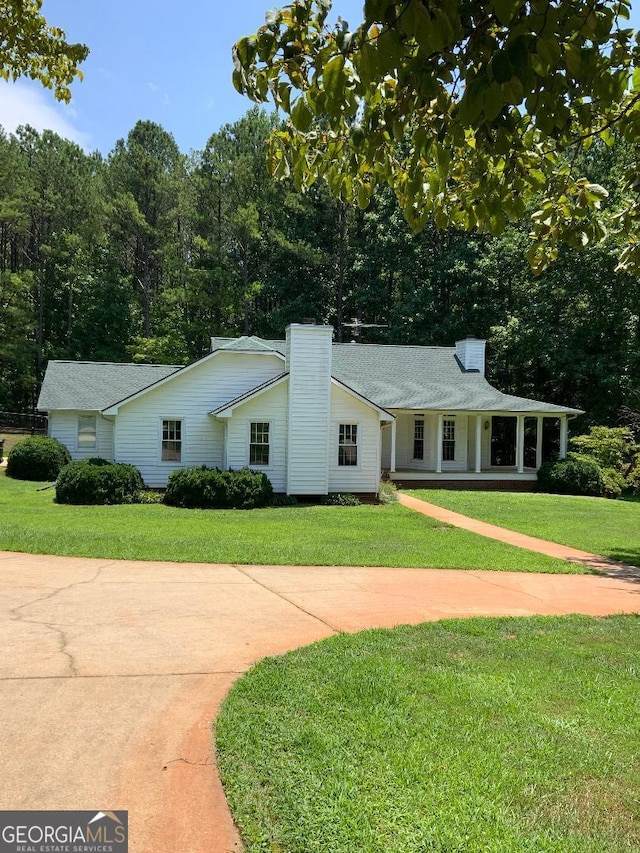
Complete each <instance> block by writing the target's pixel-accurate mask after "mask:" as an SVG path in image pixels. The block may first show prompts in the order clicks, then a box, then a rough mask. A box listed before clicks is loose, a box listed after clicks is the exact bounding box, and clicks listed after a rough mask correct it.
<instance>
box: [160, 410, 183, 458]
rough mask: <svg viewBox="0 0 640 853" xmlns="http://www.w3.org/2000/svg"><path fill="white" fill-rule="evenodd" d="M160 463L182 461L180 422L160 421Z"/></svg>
mask: <svg viewBox="0 0 640 853" xmlns="http://www.w3.org/2000/svg"><path fill="white" fill-rule="evenodd" d="M162 461H163V462H181V461H182V421H179V420H175V421H174V420H163V421H162Z"/></svg>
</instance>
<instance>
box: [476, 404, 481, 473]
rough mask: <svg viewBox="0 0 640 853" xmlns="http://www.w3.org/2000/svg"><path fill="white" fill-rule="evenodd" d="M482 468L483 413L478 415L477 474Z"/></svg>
mask: <svg viewBox="0 0 640 853" xmlns="http://www.w3.org/2000/svg"><path fill="white" fill-rule="evenodd" d="M481 468H482V415H476V474H479V473H480V469H481Z"/></svg>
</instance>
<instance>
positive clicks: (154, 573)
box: [0, 552, 640, 853]
mask: <svg viewBox="0 0 640 853" xmlns="http://www.w3.org/2000/svg"><path fill="white" fill-rule="evenodd" d="M637 611H640V586H639V585H638V584H637V583H635V582H634V581H632V580H624V579H613V578H607V577H595V576H589V575H535V574H519V573H508V572H488V571H443V570H435V569H430V570H421V569H385V568H340V567H305V566H303V567H290V566H231V565H205V564H186V563H182V564H180V563H159V562H157V563H151V562H149V563H134V562H126V561H114V560H95V559H77V558H65V557H47V556H33V555H28V554H16V553H8V552H0V645H1V648H2V649H3V650H4V655H3V656H2V658H0V731H1V732H2V746H1V747H0V759H1V766H2V782H1V783H0V809H56V808H68V809H72V808H73V809H105V808H106V809H127V810H128V811H129V825H130V850H131V851H138V853H158V851H163V853H179V851H185V850H188V851H190V853H205V851H206V853H228V851H233V850H239V849H240V845H239V841H238V837H237V834H236V832H235V829H234V826H233V822H232V820H231V817H230V815H229V812H228V809H227V806H226V801H225V799H224V795H223V792H222V788H221V786H220V783H219V780H218V777H217V774H216V769H215V765H214V756H213V751H212V746H211V721H212V720H213V719H214V718H215V716H216V713H217V711H218V708H219V705H220V702H221V701H222V699H223V697H224V696H225V694H226V693H227V691H228V689H229V687H230V686H231V684H232V683H233V681H234V680H235V679H236V678H237V677H238V676H239V675H240V674H241V673H242V672H244V671H246V670H247V668H248V667H250V666H251V664H252V663H254V662H255V661H257V660H259V659H261V658H263V657H264V656H266V655H274V654H280V653H282V652H285V651H287V650H289V649H292V648H295V647H297V646H300V645H304V644H307V643H311V642H314V641H315V640H319V639H322V638H324V637H328V636H330V635H332V634H335V633H336V632H340V631H358V630H360V629H362V628H371V627H391V626H394V625H398V624H403V623H404V624H406V623H411V624H415V623H419V622H423V621H425V620H434V619H440V618H443V617H448V616H479V615H482V616H495V615H514V616H527V615H532V614H563V613H574V612H581V613H587V614H591V615H605V614H610V613H630V612H637Z"/></svg>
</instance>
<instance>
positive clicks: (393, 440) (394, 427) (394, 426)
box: [389, 418, 398, 474]
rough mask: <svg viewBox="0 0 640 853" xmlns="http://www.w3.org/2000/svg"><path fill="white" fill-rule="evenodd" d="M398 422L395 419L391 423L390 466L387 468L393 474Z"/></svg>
mask: <svg viewBox="0 0 640 853" xmlns="http://www.w3.org/2000/svg"><path fill="white" fill-rule="evenodd" d="M397 425H398V421H397V418H394V419H393V420H392V421H391V465H390V467H389V471H390V473H391V474H393V473H394V472H395V470H396V431H397Z"/></svg>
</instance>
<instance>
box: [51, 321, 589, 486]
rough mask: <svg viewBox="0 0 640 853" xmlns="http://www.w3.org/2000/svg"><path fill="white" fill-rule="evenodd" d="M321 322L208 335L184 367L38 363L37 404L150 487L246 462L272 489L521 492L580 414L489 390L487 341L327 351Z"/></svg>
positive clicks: (71, 439) (61, 428) (81, 448)
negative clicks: (176, 473)
mask: <svg viewBox="0 0 640 853" xmlns="http://www.w3.org/2000/svg"><path fill="white" fill-rule="evenodd" d="M332 337H333V329H332V328H331V327H330V326H318V325H312V324H292V325H291V326H289V327H288V328H287V330H286V340H285V341H270V340H262V339H260V338H256V337H241V338H212V341H211V352H210V353H209V354H208V355H206V356H205V357H204V358H202V359H200V360H199V361H197V362H195V363H193V364H190V365H188V366H187V367H178V366H175V365H144V364H105V363H96V362H74V361H51V362H50V363H49V365H48V367H47V372H46V374H45V378H44V382H43V386H42V391H41V394H40V399H39V401H38V409H40V410H42V411H46V412H47V413H48V415H49V434H50V435H51V436H53V437H55V438H58V439H59V440H60V441H62V443H63V444H65V445H66V446H67V447H68V448H69V451H70V452H71V455H72V456H73V457H74V458H76V459H79V458H83V457H90V456H103V457H105V458H107V459H110V460H115V461H118V462H129V463H131V464H133V465H135V466H136V467H137V468H139V470H140V472H141V474H142V477H143V479H144V481H145V483H146V484H147V485H148V486H152V487H162V486H165V485H166V483H167V478H168V476H169V474H170V473H171V471H173V470H176V469H177V468H182V467H185V466H191V465H208V466H217V467H219V468H241V467H244V466H249V467H250V468H253V469H255V470H261V471H264V472H265V473H266V474H267V476H268V477H269V479H270V480H271V482H272V484H273V487H274V490H275V491H276V492H286V493H287V494H290V495H323V494H327V493H328V492H338V491H349V492H356V493H375V492H377V491H378V486H379V480H380V473H381V471H386V472H388V475H389V477H390V478H391V479H394V480H397V481H399V482H424V483H428V484H431V485H438V484H442V485H465V486H470V487H473V486H476V487H482V488H487V487H491V486H493V487H502V486H505V485H506V486H508V487H514V488H527V487H532V485H533V483H534V481H535V479H536V470H537V468H539V467H540V465H541V464H542V462H543V461H544V460H545V459H546V458H549V457H552V456H554V455H555V456H560V457H564V456H565V455H566V449H567V435H568V429H567V425H568V423H567V422H568V419H569V418H570V417H572V416H575V415H577V414H579V413H580V412H579V410H577V409H570V408H566V407H563V406H557V405H554V404H550V403H541V402H538V401H535V400H528V399H524V398H520V397H514V396H510V395H507V394H502V393H501V392H500V391H497V390H496V389H495V388H493V387H492V386H491V385H489V383H488V382H487V381H486V379H485V377H484V352H485V349H484V348H485V342H484V341H480V340H476V339H473V338H467V339H465V340H463V341H458V343H457V344H456V345H455V347H422V346H389V345H376V344H355V343H351V344H334V343H332Z"/></svg>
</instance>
